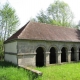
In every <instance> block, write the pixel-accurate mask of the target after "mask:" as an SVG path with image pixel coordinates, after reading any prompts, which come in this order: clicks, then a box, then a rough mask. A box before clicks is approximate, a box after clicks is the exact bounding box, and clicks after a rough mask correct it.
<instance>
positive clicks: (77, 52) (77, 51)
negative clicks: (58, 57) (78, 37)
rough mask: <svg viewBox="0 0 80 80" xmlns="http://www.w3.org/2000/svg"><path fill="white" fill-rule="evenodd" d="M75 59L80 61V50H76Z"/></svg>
mask: <svg viewBox="0 0 80 80" xmlns="http://www.w3.org/2000/svg"><path fill="white" fill-rule="evenodd" d="M75 61H79V50H78V49H77V50H76V51H75Z"/></svg>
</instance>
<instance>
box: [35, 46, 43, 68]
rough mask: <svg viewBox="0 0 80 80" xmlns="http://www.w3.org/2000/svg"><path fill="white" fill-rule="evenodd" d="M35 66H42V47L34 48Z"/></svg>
mask: <svg viewBox="0 0 80 80" xmlns="http://www.w3.org/2000/svg"><path fill="white" fill-rule="evenodd" d="M36 53H37V54H36V66H38V67H42V66H44V50H43V48H42V47H39V48H37V50H36Z"/></svg>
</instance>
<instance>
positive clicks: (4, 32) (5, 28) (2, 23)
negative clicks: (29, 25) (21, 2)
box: [0, 3, 19, 59]
mask: <svg viewBox="0 0 80 80" xmlns="http://www.w3.org/2000/svg"><path fill="white" fill-rule="evenodd" d="M18 25H19V19H18V17H17V15H16V13H15V10H14V9H13V8H12V7H10V6H9V4H8V3H6V4H5V5H4V6H2V7H1V9H0V58H1V59H2V58H3V56H4V54H3V52H4V48H3V42H4V41H5V40H6V39H7V38H8V37H10V36H11V35H12V34H13V33H14V32H15V31H16V27H17V26H18Z"/></svg>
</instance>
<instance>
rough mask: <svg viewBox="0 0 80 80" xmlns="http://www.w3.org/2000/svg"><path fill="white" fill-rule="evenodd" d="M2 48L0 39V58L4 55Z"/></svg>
mask: <svg viewBox="0 0 80 80" xmlns="http://www.w3.org/2000/svg"><path fill="white" fill-rule="evenodd" d="M3 53H4V50H3V41H1V40H0V59H2V58H3V56H4V54H3Z"/></svg>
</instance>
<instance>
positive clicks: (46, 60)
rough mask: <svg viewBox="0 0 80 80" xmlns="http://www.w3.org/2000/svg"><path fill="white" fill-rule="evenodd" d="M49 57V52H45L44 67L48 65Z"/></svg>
mask: <svg viewBox="0 0 80 80" xmlns="http://www.w3.org/2000/svg"><path fill="white" fill-rule="evenodd" d="M49 56H50V52H45V58H44V60H45V61H44V62H45V66H47V65H48V64H49V61H50V59H49Z"/></svg>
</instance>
